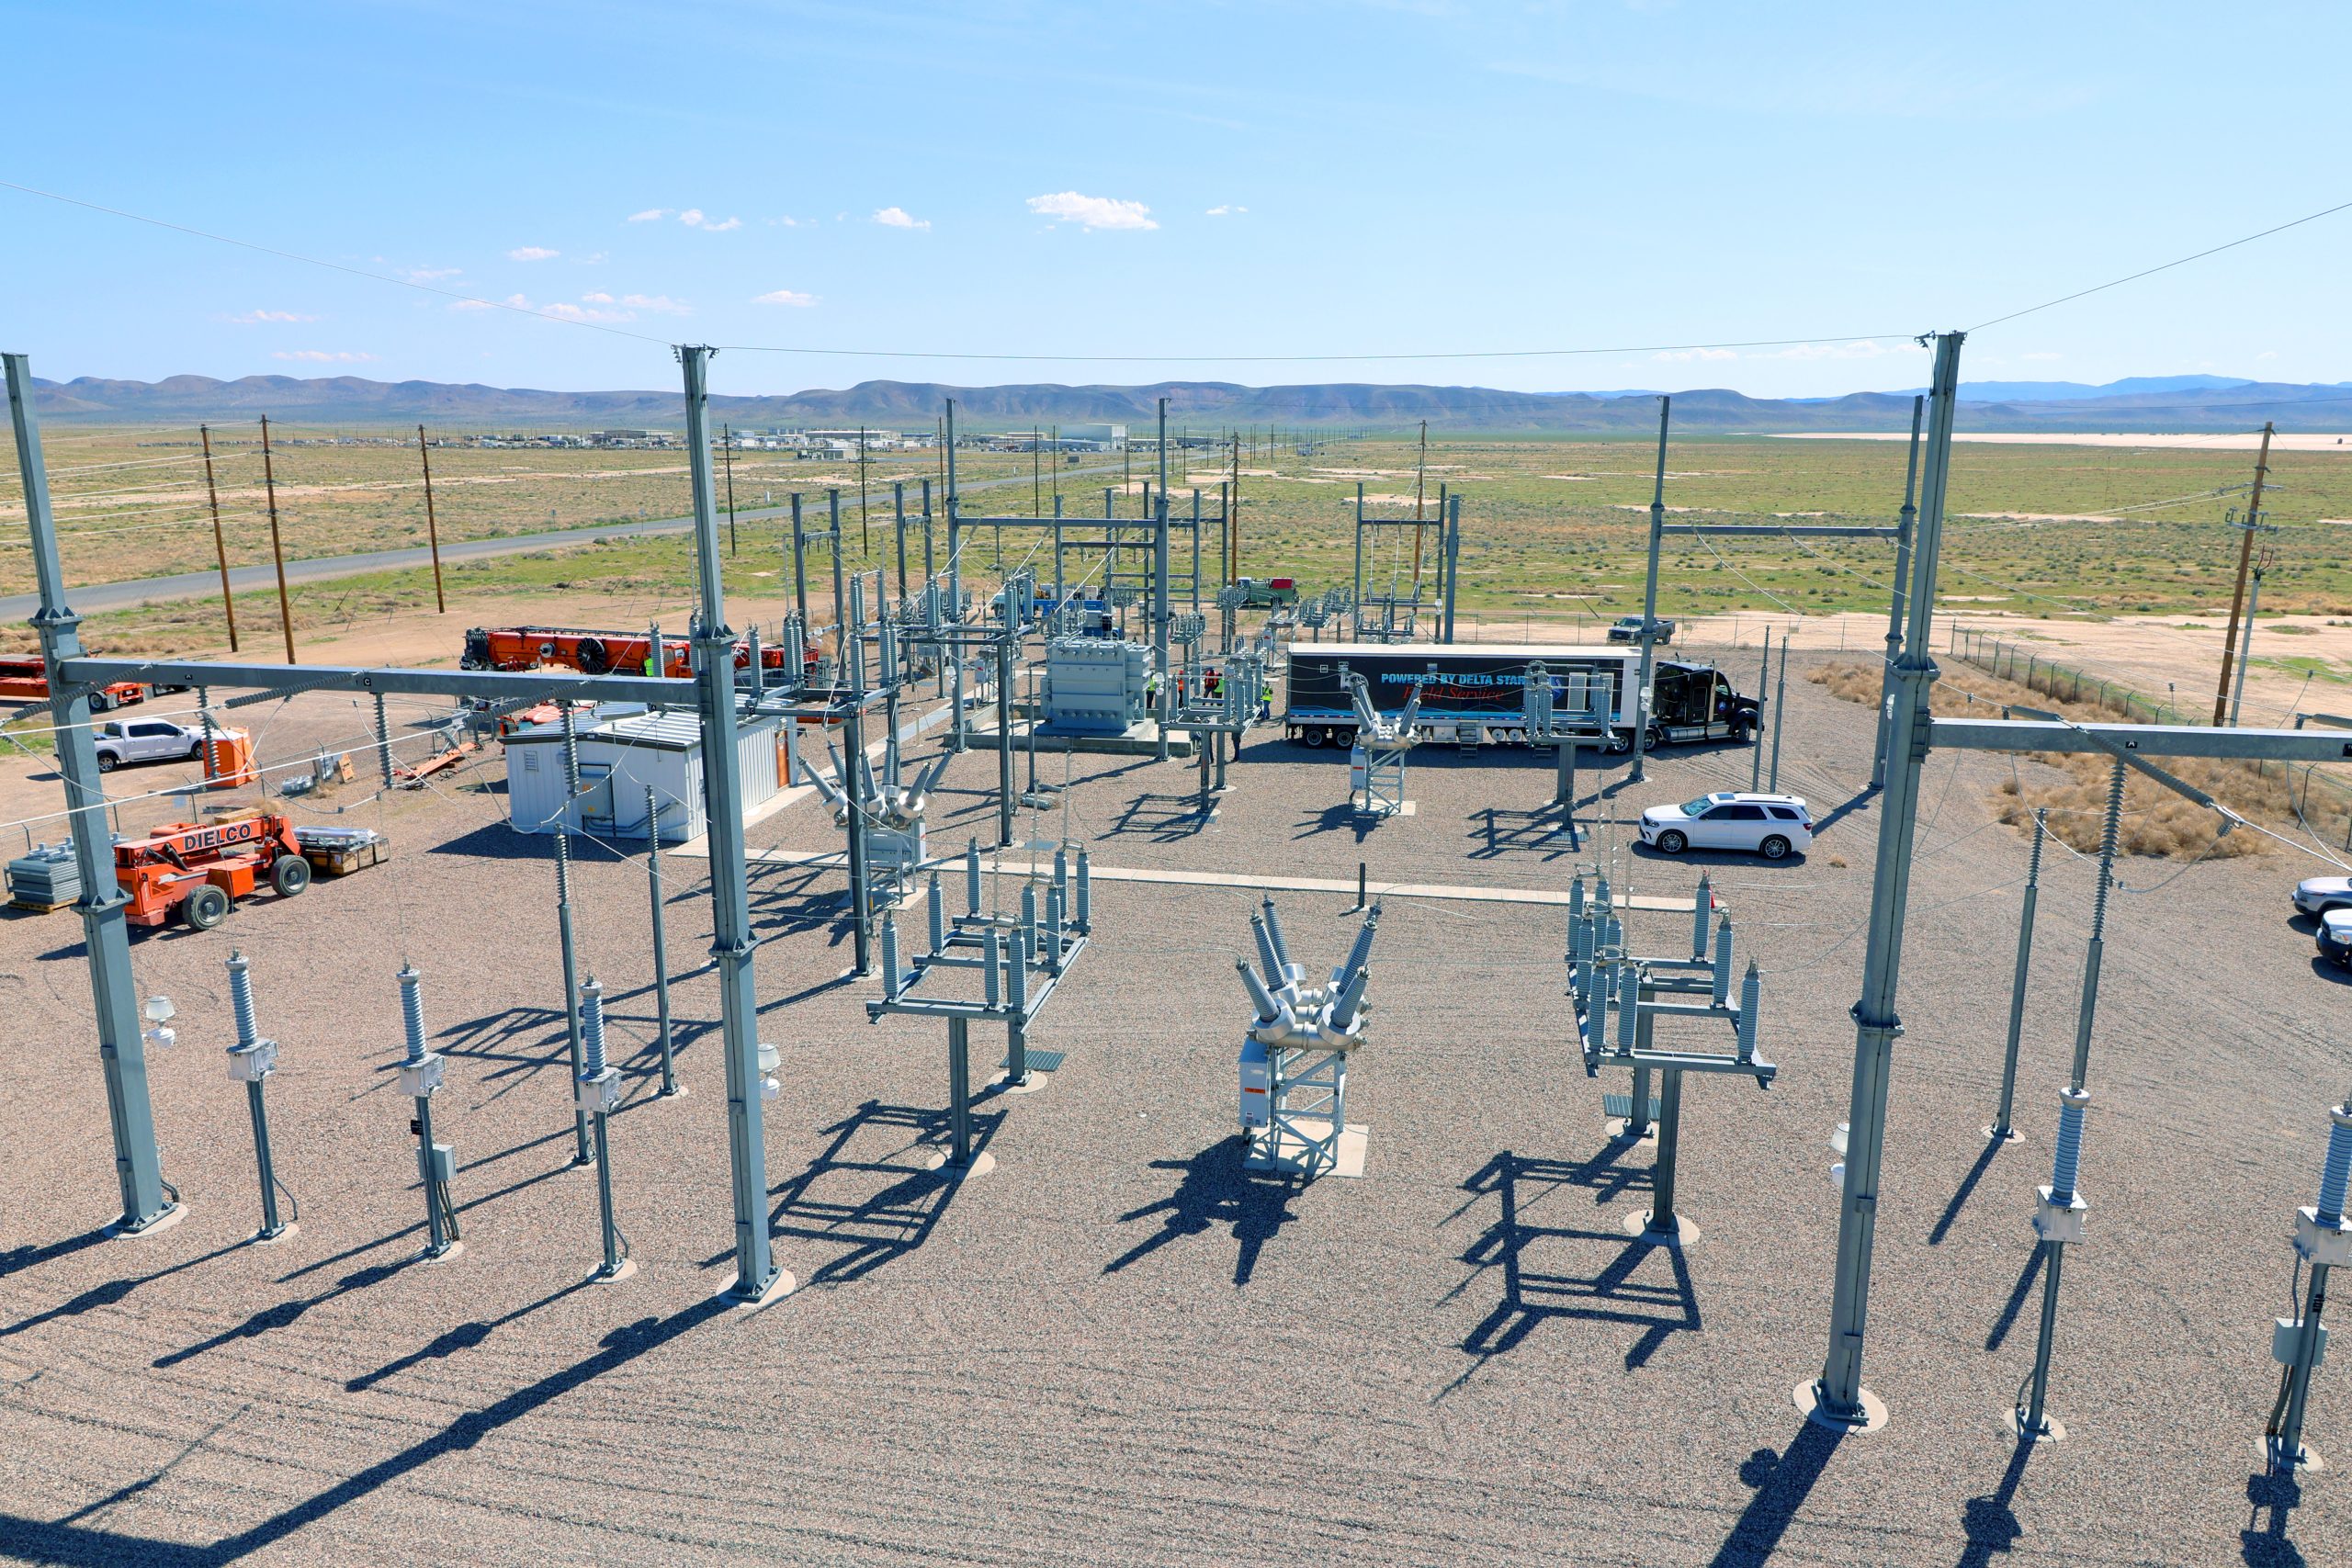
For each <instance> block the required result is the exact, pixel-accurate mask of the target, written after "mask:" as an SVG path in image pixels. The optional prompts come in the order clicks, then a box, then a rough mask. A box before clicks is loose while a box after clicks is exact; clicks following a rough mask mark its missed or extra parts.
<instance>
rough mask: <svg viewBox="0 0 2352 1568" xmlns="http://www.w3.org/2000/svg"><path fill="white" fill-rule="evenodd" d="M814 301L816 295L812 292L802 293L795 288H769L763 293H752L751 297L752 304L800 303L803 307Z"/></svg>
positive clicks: (812, 303) (815, 300)
mask: <svg viewBox="0 0 2352 1568" xmlns="http://www.w3.org/2000/svg"><path fill="white" fill-rule="evenodd" d="M816 302H817V297H816V296H815V295H814V294H803V293H801V292H800V291H799V290H798V289H797V288H776V289H771V290H770V291H769V292H767V293H765V294H758V295H754V296H752V304H754V305H800V306H804V307H805V306H809V305H814V304H815V303H816Z"/></svg>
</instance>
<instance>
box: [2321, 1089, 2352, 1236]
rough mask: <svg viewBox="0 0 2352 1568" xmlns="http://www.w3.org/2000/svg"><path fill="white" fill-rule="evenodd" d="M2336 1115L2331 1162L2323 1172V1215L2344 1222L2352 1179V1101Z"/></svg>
mask: <svg viewBox="0 0 2352 1568" xmlns="http://www.w3.org/2000/svg"><path fill="white" fill-rule="evenodd" d="M2333 1115H2334V1117H2335V1123H2334V1125H2332V1126H2330V1127H2329V1128H2328V1130H2327V1163H2326V1164H2325V1165H2324V1166H2322V1167H2321V1168H2320V1173H2319V1217H2320V1220H2321V1222H2322V1223H2324V1224H2330V1225H2335V1224H2342V1223H2343V1221H2344V1193H2345V1184H2346V1180H2347V1179H2352V1103H2347V1104H2344V1105H2339V1106H2337V1107H2336V1108H2335V1111H2334V1112H2333Z"/></svg>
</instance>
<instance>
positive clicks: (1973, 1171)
mask: <svg viewBox="0 0 2352 1568" xmlns="http://www.w3.org/2000/svg"><path fill="white" fill-rule="evenodd" d="M2006 1146H2007V1145H2006V1144H2005V1143H2004V1142H2003V1141H2002V1140H2000V1139H1998V1138H1988V1139H1986V1140H1985V1150H1984V1152H1983V1153H1982V1154H1980V1155H1978V1156H1976V1163H1975V1164H1974V1165H1972V1166H1970V1167H1969V1168H1968V1174H1967V1175H1966V1176H1963V1177H1962V1178H1961V1179H1960V1186H1959V1187H1958V1188H1956V1189H1955V1190H1953V1192H1952V1195H1951V1202H1949V1203H1946V1204H1945V1205H1944V1212H1943V1213H1942V1214H1941V1215H1940V1216H1939V1218H1938V1219H1937V1221H1936V1224H1935V1228H1934V1229H1932V1230H1930V1231H1929V1232H1928V1246H1929V1247H1941V1246H1942V1245H1943V1244H1944V1237H1945V1236H1946V1235H1950V1234H1951V1226H1952V1222H1953V1221H1954V1220H1957V1219H1959V1218H1960V1212H1961V1210H1962V1209H1964V1208H1966V1207H1967V1206H1968V1199H1969V1195H1970V1194H1971V1193H1973V1192H1974V1191H1975V1190H1976V1184H1977V1183H1978V1182H1980V1181H1982V1180H1984V1179H1985V1172H1986V1171H1988V1170H1990V1169H1992V1168H1993V1156H1995V1155H1997V1154H1999V1153H2000V1152H2001V1150H2002V1149H2003V1148H2005V1147H2006Z"/></svg>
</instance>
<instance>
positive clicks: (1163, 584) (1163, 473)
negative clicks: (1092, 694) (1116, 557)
mask: <svg viewBox="0 0 2352 1568" xmlns="http://www.w3.org/2000/svg"><path fill="white" fill-rule="evenodd" d="M1152 520H1153V522H1154V523H1155V524H1156V525H1157V526H1156V527H1155V528H1154V529H1153V530H1152V534H1153V538H1152V546H1151V667H1152V669H1153V670H1154V671H1156V672H1157V673H1158V674H1159V701H1158V702H1156V703H1155V704H1153V708H1154V710H1155V711H1154V712H1153V714H1152V721H1153V724H1154V726H1155V727H1156V728H1158V729H1159V761H1163V762H1164V761H1168V725H1169V721H1170V719H1171V718H1172V717H1174V716H1175V712H1176V707H1175V696H1176V692H1175V682H1172V681H1170V679H1169V676H1170V674H1171V673H1172V671H1170V669H1169V667H1168V630H1169V627H1168V623H1169V621H1170V611H1171V609H1172V606H1171V605H1170V604H1169V603H1168V400H1167V399H1166V398H1162V399H1160V400H1159V496H1158V498H1157V500H1156V501H1155V502H1154V506H1153V511H1152ZM1008 619H1010V617H1008Z"/></svg>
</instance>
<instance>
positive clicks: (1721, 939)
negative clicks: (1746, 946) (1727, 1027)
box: [1714, 915, 1756, 1013]
mask: <svg viewBox="0 0 2352 1568" xmlns="http://www.w3.org/2000/svg"><path fill="white" fill-rule="evenodd" d="M1747 970H1748V973H1749V974H1751V975H1753V974H1754V973H1755V972H1756V965H1755V964H1749V965H1748V966H1747ZM1714 982H1715V1005H1716V1006H1717V1007H1721V1006H1723V1005H1724V1003H1725V1002H1727V1001H1729V1000H1730V999H1731V917H1730V916H1729V915H1725V916H1724V918H1723V919H1721V920H1720V921H1718V922H1717V923H1716V926H1715V963H1714ZM1744 1012H1745V1008H1744V1007H1743V1013H1744Z"/></svg>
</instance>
